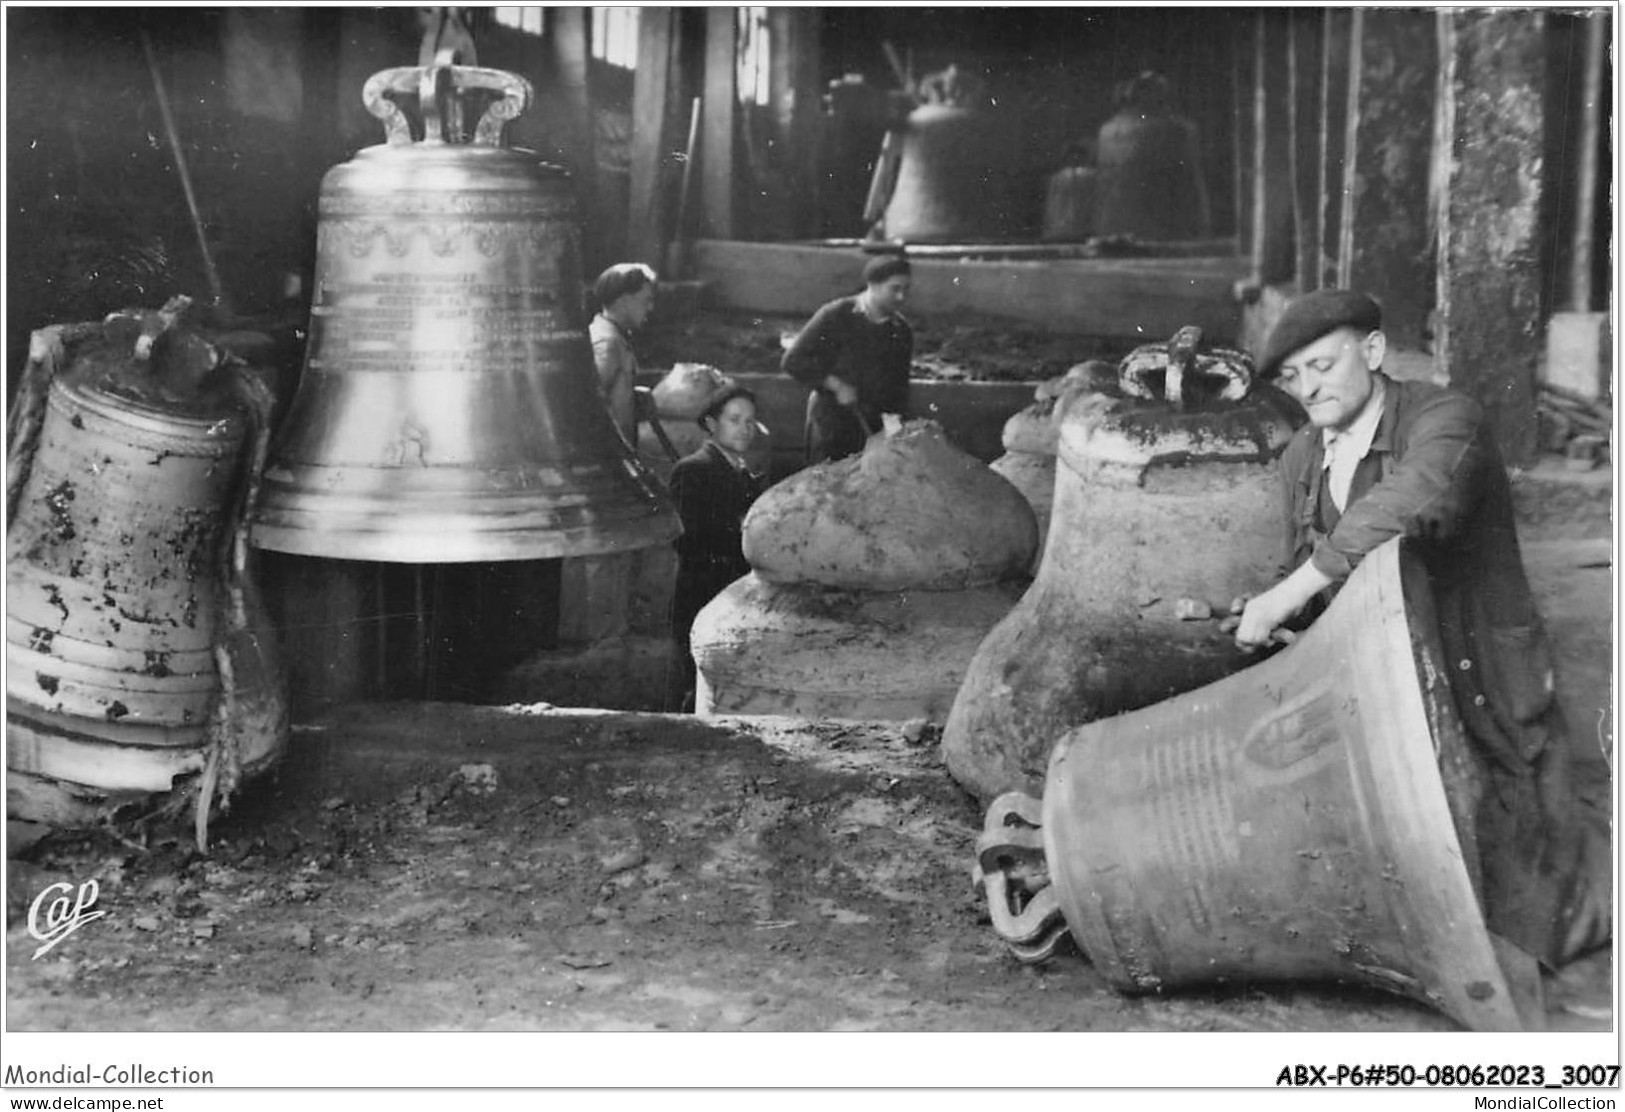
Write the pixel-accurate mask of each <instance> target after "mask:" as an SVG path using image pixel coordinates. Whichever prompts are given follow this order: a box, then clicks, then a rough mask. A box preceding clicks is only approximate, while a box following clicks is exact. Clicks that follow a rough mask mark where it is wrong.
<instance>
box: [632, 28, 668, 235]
mask: <svg viewBox="0 0 1625 1112" xmlns="http://www.w3.org/2000/svg"><path fill="white" fill-rule="evenodd" d="M676 16H677V13H676V11H675V10H674V9H672V8H643V9H642V10H641V11H640V12H639V15H638V64H637V69H636V70H635V71H634V75H633V86H632V166H631V179H632V180H631V188H630V199H629V202H628V210H627V214H626V229H627V253H628V255H629V257H630V258H631V259H633V260H636V261H639V262H645V263H648V264H649V265H650V266H653V267H660V266H663V265H664V264H665V259H664V257H663V256H664V251H665V246H666V243H667V241H668V240H670V239H671V237H672V235H673V234H674V232H675V229H673V228H671V227H670V217H669V216H668V207H669V206H668V204H667V201H668V198H667V193H668V192H669V190H668V189H667V186H668V184H669V179H670V176H671V175H670V172H669V170H668V169H667V167H668V166H669V165H670V164H671V158H670V153H671V141H672V134H671V129H670V126H669V123H668V120H669V117H670V115H671V111H670V105H671V102H672V99H673V89H672V78H673V76H674V56H675V53H676V50H675V47H676V38H675V32H676V25H677V18H676Z"/></svg>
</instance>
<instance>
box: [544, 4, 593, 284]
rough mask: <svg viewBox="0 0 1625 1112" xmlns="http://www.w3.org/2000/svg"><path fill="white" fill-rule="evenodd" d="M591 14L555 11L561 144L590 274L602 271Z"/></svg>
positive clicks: (555, 49) (553, 36)
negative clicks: (578, 208) (596, 217)
mask: <svg viewBox="0 0 1625 1112" xmlns="http://www.w3.org/2000/svg"><path fill="white" fill-rule="evenodd" d="M589 14H590V12H589V9H587V8H565V7H559V8H554V9H553V11H552V16H553V20H554V23H553V34H552V35H551V36H550V38H551V39H552V41H553V64H554V72H555V73H556V74H557V75H558V83H559V93H560V95H561V97H562V98H563V109H564V111H563V120H564V131H565V134H564V136H562V137H561V142H560V144H559V146H560V148H561V149H562V151H563V154H564V157H565V159H566V161H567V164H568V165H569V168H570V170H571V173H572V174H573V176H574V178H575V188H576V201H577V204H579V205H580V206H581V211H582V216H583V220H582V225H583V235H582V245H581V254H582V256H583V260H582V261H583V264H584V265H585V266H586V268H587V272H588V273H589V274H592V273H596V268H597V267H599V266H602V265H603V263H604V260H603V259H602V258H600V252H599V249H598V240H599V237H598V236H597V235H596V234H595V228H596V225H597V221H596V220H594V219H592V217H593V216H594V215H596V214H597V209H596V208H595V206H594V202H595V200H596V198H597V196H598V181H597V178H598V173H597V170H598V167H597V162H596V160H595V158H594V156H593V118H592V90H591V87H590V86H589V85H588V82H587V69H588V65H589V64H590V60H591V58H592V23H591V22H590V21H589V19H588V16H589Z"/></svg>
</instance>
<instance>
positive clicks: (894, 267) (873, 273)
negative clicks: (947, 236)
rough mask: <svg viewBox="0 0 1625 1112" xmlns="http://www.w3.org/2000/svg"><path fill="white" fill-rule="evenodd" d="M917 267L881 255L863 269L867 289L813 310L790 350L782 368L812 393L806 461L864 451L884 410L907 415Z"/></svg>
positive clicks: (840, 456) (817, 460)
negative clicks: (911, 298) (910, 314)
mask: <svg viewBox="0 0 1625 1112" xmlns="http://www.w3.org/2000/svg"><path fill="white" fill-rule="evenodd" d="M912 280H913V279H912V268H911V267H910V266H909V262H908V260H907V259H906V258H904V257H903V256H901V255H895V254H889V255H878V256H876V257H875V258H873V259H871V260H870V261H869V263H868V265H867V266H865V267H864V268H863V282H864V289H863V292H861V293H857V294H854V295H852V296H850V297H842V298H837V299H836V300H834V301H831V302H830V303H829V304H827V305H825V306H823V307H822V308H820V309H819V310H818V311H817V312H816V313H814V314H813V316H812V319H811V320H809V321H808V322H807V326H806V327H805V328H803V329H802V330H801V334H800V335H798V336H797V337H796V338H795V341H794V342H793V343H791V345H790V347H789V348H788V349H787V350H786V351H785V353H784V361H783V366H784V371H785V373H786V374H788V375H790V376H791V377H792V378H794V379H796V380H797V381H798V382H801V383H804V384H805V385H807V386H808V387H809V388H810V389H811V390H812V393H811V395H810V396H809V397H808V398H807V462H808V463H818V462H820V461H822V460H829V459H841V458H842V457H845V456H850V455H853V454H855V453H857V452H860V451H862V450H863V445H864V443H865V442H866V441H867V440H868V439H869V436H870V434H872V433H875V432H878V431H879V430H880V428H881V415H882V414H884V413H895V414H898V415H899V416H907V413H908V380H909V372H910V371H911V370H912V369H913V366H914V330H913V329H912V328H910V327H909V323H908V321H907V320H906V319H904V317H903V307H904V306H905V305H907V304H908V295H909V287H910V285H911V283H912Z"/></svg>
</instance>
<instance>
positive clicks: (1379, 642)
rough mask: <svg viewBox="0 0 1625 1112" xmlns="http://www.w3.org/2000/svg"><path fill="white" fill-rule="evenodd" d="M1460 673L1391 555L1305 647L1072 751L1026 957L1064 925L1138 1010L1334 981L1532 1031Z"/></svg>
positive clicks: (1061, 757) (1532, 996)
mask: <svg viewBox="0 0 1625 1112" xmlns="http://www.w3.org/2000/svg"><path fill="white" fill-rule="evenodd" d="M1449 675H1450V670H1449V668H1448V667H1447V662H1446V660H1445V656H1444V651H1443V648H1442V645H1441V642H1440V640H1439V634H1438V617H1437V615H1436V613H1435V610H1434V605H1433V599H1432V592H1431V587H1430V585H1429V583H1428V580H1427V574H1426V570H1425V569H1424V568H1423V567H1422V565H1421V563H1420V560H1419V558H1418V557H1416V556H1414V555H1412V554H1410V553H1409V552H1408V551H1407V550H1406V549H1405V548H1404V547H1403V542H1402V541H1400V540H1393V541H1390V542H1388V543H1387V544H1385V545H1383V546H1382V547H1381V548H1379V549H1377V550H1376V551H1374V552H1372V553H1371V554H1370V555H1369V556H1367V557H1366V559H1365V560H1364V562H1362V563H1361V565H1360V566H1359V568H1357V569H1356V571H1355V573H1354V575H1352V576H1351V577H1350V578H1349V580H1348V583H1347V584H1346V586H1345V587H1344V588H1343V590H1342V592H1341V593H1340V594H1339V595H1338V596H1337V598H1336V599H1335V600H1334V601H1333V603H1332V606H1331V607H1330V609H1328V610H1327V612H1326V613H1325V614H1324V615H1323V616H1322V617H1321V618H1320V620H1319V621H1317V622H1316V623H1315V624H1314V625H1313V626H1312V627H1311V628H1310V629H1309V630H1308V631H1307V633H1305V634H1304V635H1303V636H1302V637H1301V638H1299V640H1298V642H1297V643H1296V644H1295V645H1294V646H1293V647H1291V648H1289V649H1287V650H1285V651H1284V652H1281V653H1280V654H1278V655H1276V656H1274V657H1272V658H1271V659H1269V660H1266V661H1264V662H1263V663H1260V664H1258V665H1256V666H1254V667H1252V668H1249V669H1246V670H1245V671H1242V672H1240V673H1237V674H1235V675H1232V676H1229V677H1227V678H1225V679H1222V680H1219V681H1218V682H1217V683H1214V684H1212V685H1210V686H1207V687H1203V688H1201V689H1199V690H1196V691H1192V692H1188V693H1186V694H1183V695H1180V696H1178V697H1176V698H1173V699H1170V700H1167V701H1166V702H1162V703H1158V704H1157V705H1155V706H1151V707H1146V708H1144V709H1141V710H1137V711H1133V712H1130V713H1128V714H1123V715H1119V716H1117V717H1114V718H1107V719H1103V720H1101V721H1098V722H1093V723H1090V724H1088V725H1085V726H1081V727H1079V728H1077V729H1075V730H1072V731H1070V732H1069V733H1067V734H1066V735H1065V736H1063V737H1062V738H1061V740H1060V741H1059V742H1058V743H1057V744H1056V746H1055V750H1054V754H1053V756H1052V758H1051V760H1050V763H1049V769H1048V774H1047V779H1046V781H1045V785H1044V794H1043V807H1042V815H1041V818H1040V819H1039V822H1038V823H1037V824H1036V825H1041V827H1042V835H1041V836H1042V841H1043V847H1044V858H1045V861H1046V863H1047V866H1048V876H1049V879H1050V880H1052V881H1053V892H1054V895H1053V897H1049V898H1046V899H1045V900H1043V901H1038V900H1035V901H1034V902H1033V905H1031V906H1030V907H1029V908H1028V909H1026V910H1024V911H1023V912H1022V914H1021V916H1019V917H1017V922H1018V923H1019V924H1020V925H1022V926H1026V923H1025V920H1027V919H1032V920H1034V921H1035V922H1034V923H1033V925H1032V926H1031V927H1030V928H1029V929H1027V930H1024V931H1023V932H1022V936H1023V937H1022V941H1023V942H1025V941H1026V939H1027V938H1028V937H1029V936H1030V937H1032V938H1035V939H1046V940H1047V939H1048V937H1049V935H1047V934H1045V933H1044V931H1043V930H1042V929H1041V928H1042V926H1043V924H1041V923H1038V922H1036V920H1039V919H1044V918H1046V917H1047V916H1049V917H1052V916H1050V911H1049V909H1051V908H1058V909H1059V911H1060V913H1061V914H1062V915H1063V916H1064V919H1065V922H1066V924H1067V925H1068V926H1069V927H1070V929H1071V933H1072V936H1073V938H1074V940H1075V941H1076V942H1077V944H1078V945H1079V946H1080V947H1081V948H1082V949H1083V951H1084V952H1085V953H1087V954H1088V956H1089V959H1090V961H1091V962H1092V963H1093V964H1094V966H1095V968H1096V969H1098V970H1099V971H1100V972H1101V973H1102V975H1103V976H1105V977H1106V978H1107V980H1108V981H1110V982H1111V983H1112V984H1113V986H1115V987H1116V988H1118V989H1121V990H1123V991H1126V992H1146V991H1153V990H1156V991H1161V990H1167V989H1176V988H1180V987H1189V986H1195V985H1204V984H1214V983H1222V982H1230V983H1246V982H1261V981H1272V980H1274V981H1280V980H1333V981H1341V982H1344V983H1351V984H1362V985H1368V986H1372V987H1376V988H1381V989H1386V990H1388V991H1391V992H1397V993H1400V994H1402V995H1405V996H1409V997H1412V998H1414V999H1417V1000H1420V1001H1422V1002H1424V1003H1427V1004H1430V1005H1432V1006H1433V1007H1436V1008H1438V1009H1439V1010H1440V1011H1443V1012H1444V1013H1446V1014H1447V1015H1450V1016H1451V1017H1453V1018H1454V1019H1456V1020H1457V1021H1458V1022H1460V1023H1461V1024H1462V1025H1464V1026H1466V1027H1468V1028H1471V1029H1473V1030H1521V1029H1525V1028H1528V1027H1531V1026H1539V1025H1541V1023H1542V1011H1541V1008H1540V1006H1539V1002H1538V977H1536V976H1535V975H1534V973H1533V961H1532V959H1530V958H1529V957H1528V956H1527V955H1524V954H1522V953H1521V952H1520V951H1517V950H1516V949H1514V948H1512V947H1508V946H1506V945H1504V944H1502V943H1501V942H1499V941H1498V940H1497V939H1496V937H1495V936H1494V935H1493V934H1492V933H1491V932H1490V931H1489V929H1488V927H1487V925H1486V920H1485V912H1484V909H1483V905H1482V903H1481V900H1480V891H1479V889H1480V887H1481V879H1480V878H1481V869H1480V857H1479V851H1478V844H1477V837H1476V834H1475V828H1474V819H1473V815H1474V813H1475V811H1476V806H1477V799H1478V796H1479V794H1480V793H1481V792H1482V791H1483V790H1484V787H1483V777H1482V770H1481V769H1480V767H1479V765H1478V764H1477V762H1476V760H1475V758H1474V757H1473V755H1472V753H1471V750H1470V749H1469V746H1468V741H1467V737H1466V734H1465V732H1464V730H1463V727H1462V725H1461V722H1460V719H1459V718H1458V717H1457V715H1456V712H1455V709H1454V702H1453V697H1452V695H1451V692H1450V687H1449V682H1450V680H1449ZM1004 806H1006V807H1007V806H1008V804H1005V805H1004ZM1026 810H1027V815H1026V816H1023V817H1025V818H1026V819H1027V822H1028V823H1032V817H1031V808H1030V807H1028V808H1026ZM1033 837H1034V834H1033V832H1032V830H1031V829H1030V827H1029V828H1028V829H1026V830H1025V831H1022V832H1021V839H1020V840H1021V841H1023V842H1024V843H1030V842H1031V841H1032V840H1033ZM1018 848H1020V847H1018ZM998 856H999V854H998V853H997V852H991V853H988V852H984V854H983V857H984V859H985V862H986V863H985V864H984V865H983V871H984V872H985V873H989V874H991V873H992V872H993V869H992V868H991V866H993V865H994V859H995V858H997V857H998ZM994 887H995V888H997V887H998V886H997V885H995V886H994ZM1042 894H1043V893H1042V892H1041V893H1040V895H1042Z"/></svg>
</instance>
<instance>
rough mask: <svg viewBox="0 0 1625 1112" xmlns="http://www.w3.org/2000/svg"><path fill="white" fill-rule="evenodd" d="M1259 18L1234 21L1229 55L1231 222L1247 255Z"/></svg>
mask: <svg viewBox="0 0 1625 1112" xmlns="http://www.w3.org/2000/svg"><path fill="white" fill-rule="evenodd" d="M1258 20H1259V17H1258V16H1257V15H1254V16H1253V17H1252V18H1251V19H1250V20H1249V19H1245V18H1238V19H1237V20H1236V27H1235V30H1234V32H1233V37H1234V43H1235V48H1234V49H1233V50H1232V51H1231V53H1230V57H1231V73H1230V77H1231V85H1230V88H1231V94H1232V97H1233V104H1232V107H1233V110H1234V116H1233V119H1234V132H1235V145H1234V148H1233V152H1234V157H1233V162H1234V164H1235V166H1234V169H1235V197H1234V201H1235V218H1236V243H1237V244H1238V245H1239V246H1240V247H1241V248H1242V249H1244V250H1246V251H1248V252H1249V253H1250V252H1251V251H1252V248H1253V173H1254V170H1255V167H1256V162H1257V160H1256V159H1255V157H1254V153H1255V152H1254V146H1255V145H1256V143H1257V136H1256V135H1255V134H1254V132H1253V125H1254V121H1255V113H1254V112H1253V94H1254V93H1255V92H1256V91H1257V87H1258V79H1257V64H1258V63H1257V60H1256V55H1257V52H1258V32H1257V28H1256V25H1257V23H1258Z"/></svg>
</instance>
